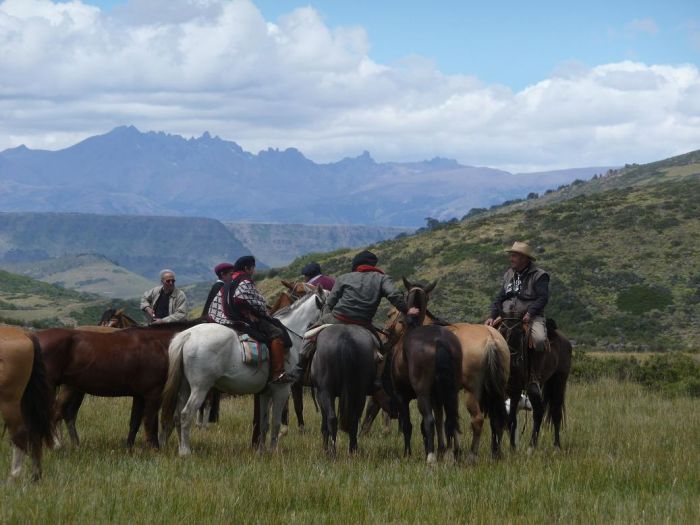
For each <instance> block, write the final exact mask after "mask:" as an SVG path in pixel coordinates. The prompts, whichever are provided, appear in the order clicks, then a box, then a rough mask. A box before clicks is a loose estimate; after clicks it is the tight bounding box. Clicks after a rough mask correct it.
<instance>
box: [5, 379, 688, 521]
mask: <svg viewBox="0 0 700 525" xmlns="http://www.w3.org/2000/svg"><path fill="white" fill-rule="evenodd" d="M306 401H307V405H306V415H307V429H308V430H307V432H306V433H305V434H301V433H300V432H299V431H298V430H297V429H296V426H295V422H294V420H293V419H292V421H293V424H292V426H291V427H290V431H289V434H288V435H287V436H286V437H285V438H284V439H283V440H282V441H281V444H280V450H279V452H278V453H274V454H273V453H266V454H263V455H260V454H257V453H254V452H252V451H251V449H250V448H249V440H250V432H249V426H250V412H251V406H252V399H251V398H237V399H232V398H227V399H225V400H224V401H223V402H222V411H221V421H220V423H218V424H215V425H213V426H210V427H209V428H208V429H206V430H203V429H195V430H194V432H193V452H194V455H193V456H192V457H189V458H187V459H184V460H183V459H180V458H178V457H177V448H176V444H175V442H174V440H171V442H170V443H169V446H168V448H167V450H166V451H165V452H164V453H155V452H151V451H148V450H146V449H145V448H144V445H143V436H142V434H140V435H139V440H138V442H137V446H136V448H135V451H134V453H133V454H131V455H130V454H128V453H127V452H126V451H125V449H124V440H125V437H126V431H127V422H128V409H129V407H130V402H129V401H127V400H126V399H118V400H114V399H105V398H94V397H87V398H86V400H85V403H84V406H83V409H82V411H81V413H80V416H79V418H78V431H79V432H80V433H81V438H82V445H81V447H80V449H79V450H76V449H70V448H63V449H61V450H58V451H49V452H47V454H46V455H45V462H44V478H43V480H42V481H40V482H39V483H36V484H33V483H31V482H30V481H29V462H28V461H27V462H26V463H25V470H24V472H23V477H22V480H21V481H20V482H16V483H3V484H0V501H1V502H2V506H1V507H0V522H1V523H29V522H33V523H104V522H116V523H222V522H232V523H233V522H235V523H496V522H502V523H515V522H520V523H534V522H540V523H547V522H562V523H584V522H585V523H602V522H606V523H607V522H616V523H698V521H699V520H700V469H699V468H698V465H700V445H699V444H698V443H700V439H699V438H700V417H698V408H699V402H698V399H697V398H690V397H675V398H668V397H662V396H660V395H657V394H654V393H651V392H649V391H648V390H647V389H644V388H643V387H641V386H640V385H637V384H632V383H620V382H616V381H613V380H602V381H598V382H593V383H573V384H570V390H569V395H568V403H567V423H566V426H565V428H564V432H563V434H562V445H563V450H562V452H561V453H555V451H554V450H553V448H552V444H551V443H552V436H551V433H550V431H549V429H545V431H544V432H543V434H542V436H541V441H540V444H541V446H540V448H539V449H538V450H537V451H536V452H535V453H534V454H532V455H528V454H527V451H526V448H525V445H524V444H521V445H520V447H519V450H518V451H517V453H512V452H511V451H510V450H509V448H508V447H507V446H506V447H505V458H504V459H503V460H501V461H494V460H492V459H491V458H490V456H489V452H488V450H489V447H488V441H489V439H488V437H485V439H482V443H481V450H480V456H479V459H478V461H477V463H476V464H475V465H467V464H466V463H465V461H464V459H462V461H460V464H459V465H458V466H453V465H447V464H440V465H438V466H437V467H435V468H430V467H428V466H426V464H425V458H424V455H423V451H422V450H423V446H422V440H421V437H420V431H419V429H418V427H417V423H418V418H417V414H415V412H414V417H413V423H414V433H413V450H414V456H413V457H412V458H410V459H404V458H402V457H401V451H402V438H401V437H400V435H399V434H398V433H397V432H396V430H395V427H394V425H392V428H391V431H390V433H389V434H388V435H383V433H382V432H381V428H380V424H379V421H377V422H376V423H375V427H374V428H373V429H372V433H371V435H370V436H369V437H367V438H364V439H361V441H360V452H359V454H358V455H357V456H356V457H348V454H347V439H346V436H345V434H342V435H341V436H340V437H339V452H340V453H339V458H338V459H337V460H336V461H330V460H328V459H327V458H326V457H325V456H324V454H323V453H322V451H321V436H320V432H319V431H318V428H319V424H320V423H319V421H320V419H319V416H318V414H316V412H315V411H314V409H313V407H312V405H311V403H310V399H309V397H308V396H307V398H306ZM461 416H462V419H461V427H462V438H461V442H462V446H463V448H464V447H465V446H466V444H467V443H468V439H470V435H471V432H470V429H469V428H468V424H467V420H466V418H465V417H464V411H463V409H461ZM520 419H521V424H522V422H523V421H524V418H522V417H521V418H520ZM531 422H532V419H531V417H528V418H527V423H526V424H527V431H526V434H525V436H527V435H528V432H529V430H530V429H531ZM485 432H486V430H485ZM485 436H487V434H485ZM525 442H526V441H525V439H523V443H525ZM9 463H10V449H9V445H8V441H7V438H6V437H5V438H4V439H3V440H2V444H1V445H0V472H2V475H3V476H6V475H7V473H8V472H9V467H10V465H9Z"/></svg>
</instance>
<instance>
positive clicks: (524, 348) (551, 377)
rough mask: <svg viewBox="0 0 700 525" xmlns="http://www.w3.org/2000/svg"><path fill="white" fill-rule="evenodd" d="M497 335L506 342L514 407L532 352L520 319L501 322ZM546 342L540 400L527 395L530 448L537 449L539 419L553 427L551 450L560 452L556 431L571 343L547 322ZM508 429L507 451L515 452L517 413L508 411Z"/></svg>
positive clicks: (509, 394)
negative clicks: (530, 405)
mask: <svg viewBox="0 0 700 525" xmlns="http://www.w3.org/2000/svg"><path fill="white" fill-rule="evenodd" d="M499 331H500V332H501V334H503V337H504V338H505V340H506V341H507V342H508V347H509V348H510V379H509V381H508V397H509V398H510V406H511V407H517V403H518V402H519V401H520V396H521V394H522V392H523V391H524V390H525V387H526V386H527V383H528V379H529V372H530V362H531V361H532V355H531V354H532V353H533V352H535V350H534V349H532V348H529V347H528V341H527V333H526V330H525V329H524V326H523V322H522V320H520V319H508V318H505V319H503V320H502V322H501V325H500V326H499ZM547 338H548V339H549V346H550V348H549V350H545V354H544V355H543V356H542V359H543V363H542V396H541V397H540V396H539V395H538V394H537V393H536V392H528V397H529V398H530V402H531V403H532V414H533V424H532V435H531V437H530V448H532V449H534V448H535V447H537V440H538V438H539V433H540V427H541V425H542V419H543V418H544V416H545V413H546V416H547V420H549V421H551V423H552V425H553V426H554V447H555V448H557V449H560V448H561V442H560V439H559V431H560V428H561V423H562V419H563V417H564V406H565V395H566V382H567V380H568V378H569V372H570V371H571V342H570V341H569V340H568V339H567V338H566V336H565V335H564V334H563V333H561V332H560V331H559V330H558V328H557V324H556V322H555V321H554V320H553V319H547ZM508 428H509V430H510V445H511V448H513V449H515V448H516V443H515V438H516V434H517V429H518V421H517V410H514V409H511V411H510V415H509V419H508Z"/></svg>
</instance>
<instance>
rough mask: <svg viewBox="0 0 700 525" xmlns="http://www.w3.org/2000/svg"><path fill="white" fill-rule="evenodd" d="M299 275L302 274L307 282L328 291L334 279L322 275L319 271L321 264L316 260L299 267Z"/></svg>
mask: <svg viewBox="0 0 700 525" xmlns="http://www.w3.org/2000/svg"><path fill="white" fill-rule="evenodd" d="M301 275H303V276H304V279H305V280H306V283H307V284H312V285H314V286H320V287H321V288H323V289H324V290H328V291H329V292H330V291H331V290H332V289H333V286H334V285H335V279H333V277H329V276H328V275H324V274H323V272H322V271H321V265H320V264H318V263H317V262H310V263H309V264H307V265H306V266H304V267H303V268H302V269H301Z"/></svg>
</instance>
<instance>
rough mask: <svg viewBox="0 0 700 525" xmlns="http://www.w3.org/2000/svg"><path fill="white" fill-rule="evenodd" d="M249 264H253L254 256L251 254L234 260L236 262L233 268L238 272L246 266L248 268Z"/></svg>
mask: <svg viewBox="0 0 700 525" xmlns="http://www.w3.org/2000/svg"><path fill="white" fill-rule="evenodd" d="M251 266H255V257H253V256H252V255H244V256H243V257H239V258H238V259H237V260H236V263H235V264H234V265H233V269H234V270H235V271H237V272H240V271H242V270H245V269H246V268H250V267H251Z"/></svg>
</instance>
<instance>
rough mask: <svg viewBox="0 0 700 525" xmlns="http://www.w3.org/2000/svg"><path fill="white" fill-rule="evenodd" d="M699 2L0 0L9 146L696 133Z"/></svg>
mask: <svg viewBox="0 0 700 525" xmlns="http://www.w3.org/2000/svg"><path fill="white" fill-rule="evenodd" d="M699 64H700V2H697V1H691V0H675V1H674V0H670V1H667V2H658V1H653V2H652V1H647V0H638V1H627V0H619V1H616V2H609V1H606V2H602V1H598V0H590V1H588V2H561V1H558V2H555V1H549V0H545V1H534V2H523V1H511V0H503V1H501V2H498V3H487V2H474V1H464V0H463V1H442V2H440V1H432V2H428V1H423V0H416V1H410V0H403V1H398V0H384V1H379V2H377V1H376V0H375V1H367V0H355V1H353V2H340V1H337V0H336V1H331V0H319V1H316V2H314V1H308V0H307V1H303V0H302V1H295V0H101V1H98V0H83V1H82V2H81V1H79V0H74V1H69V2H67V1H64V2H58V1H54V2H52V1H50V0H4V1H2V2H0V151H1V150H4V149H6V148H10V147H16V146H18V145H20V144H25V145H26V146H28V147H30V148H41V149H52V150H55V149H60V148H64V147H67V146H70V145H72V144H74V143H76V142H78V141H80V140H82V139H84V138H86V137H89V136H92V135H96V134H102V133H106V132H107V131H109V130H110V129H112V128H113V127H115V126H118V125H127V124H129V125H135V126H136V127H137V128H139V129H140V130H141V131H165V132H166V133H173V134H180V135H183V136H186V137H190V136H199V135H201V134H202V133H203V132H205V131H209V132H210V133H211V134H213V135H218V136H220V137H221V138H223V139H226V140H232V141H235V142H237V143H238V144H240V145H241V146H242V147H243V148H244V149H246V150H248V151H251V152H254V153H255V152H258V151H259V150H262V149H267V148H268V147H273V148H280V149H284V148H288V147H294V148H297V149H299V150H301V151H302V152H303V153H304V154H305V155H306V156H307V157H309V158H311V159H313V160H315V161H317V162H333V161H337V160H340V159H341V158H343V157H352V156H356V155H359V154H361V153H362V152H363V151H365V150H367V151H369V152H370V153H371V154H372V156H373V157H374V158H375V159H376V160H377V161H414V160H422V159H429V158H432V157H435V156H441V157H449V158H454V159H457V160H458V161H459V162H461V163H463V164H468V165H485V166H492V167H497V168H502V169H507V170H510V171H536V170H547V169H559V168H566V167H582V166H603V165H621V164H625V163H632V162H640V163H642V162H649V161H653V160H658V159H662V158H666V157H669V156H672V155H675V154H680V153H684V152H687V151H690V150H694V149H700V65H699Z"/></svg>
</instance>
